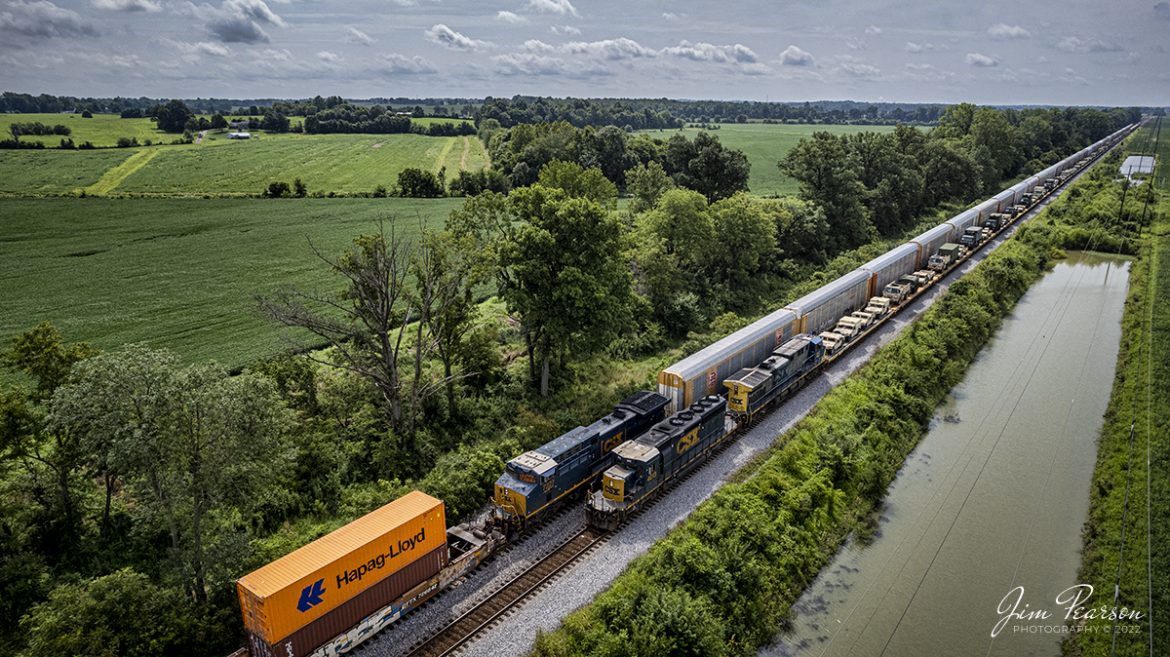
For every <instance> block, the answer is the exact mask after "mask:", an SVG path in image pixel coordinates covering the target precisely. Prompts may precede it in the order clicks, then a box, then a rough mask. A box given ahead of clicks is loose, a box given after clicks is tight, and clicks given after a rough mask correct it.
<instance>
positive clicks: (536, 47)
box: [524, 39, 556, 53]
mask: <svg viewBox="0 0 1170 657" xmlns="http://www.w3.org/2000/svg"><path fill="white" fill-rule="evenodd" d="M524 49H525V50H527V51H529V52H536V53H541V52H545V53H547V52H553V51H555V50H556V48H555V47H553V46H550V45H549V44H547V43H545V42H543V41H541V40H540V39H529V40H527V41H525V42H524Z"/></svg>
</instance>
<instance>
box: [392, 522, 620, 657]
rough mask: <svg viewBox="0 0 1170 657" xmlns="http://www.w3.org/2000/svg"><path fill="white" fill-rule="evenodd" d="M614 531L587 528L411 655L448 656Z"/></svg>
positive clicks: (446, 627)
mask: <svg viewBox="0 0 1170 657" xmlns="http://www.w3.org/2000/svg"><path fill="white" fill-rule="evenodd" d="M611 535H612V534H611V533H610V532H603V531H600V530H597V529H593V528H591V527H586V528H584V529H582V530H581V531H579V532H577V533H576V534H574V535H573V536H572V537H571V538H569V539H568V540H566V541H565V542H563V543H561V544H560V545H559V546H557V547H556V548H554V549H553V551H552V552H550V553H548V554H547V555H545V556H544V557H541V559H540V560H539V561H537V562H536V563H535V564H533V565H532V567H531V568H529V569H527V570H525V571H524V572H523V573H521V574H520V575H517V576H516V577H515V578H513V579H512V580H510V581H508V583H506V584H504V585H503V586H502V587H500V588H499V589H498V590H497V591H496V592H495V593H492V594H491V596H489V597H488V598H487V599H485V600H484V601H482V602H480V603H479V604H477V605H476V606H475V607H473V608H472V609H471V610H469V611H467V612H466V613H464V614H463V615H462V616H460V617H458V618H456V619H455V620H453V621H451V622H450V623H448V624H447V625H446V626H444V627H443V629H441V630H439V631H438V632H437V633H435V634H434V635H433V636H431V637H430V638H428V639H427V640H426V641H424V642H423V643H421V644H419V645H418V646H416V647H415V648H414V649H413V650H411V651H410V652H409V653H408V656H409V657H445V656H446V655H450V654H452V653H454V652H455V651H456V650H458V649H459V648H460V647H462V646H463V645H464V644H466V643H467V642H469V641H471V640H472V639H474V638H475V637H476V636H478V635H479V634H480V633H481V632H483V631H485V630H487V629H490V628H491V627H493V626H494V625H495V624H496V623H497V622H499V621H501V620H503V618H504V617H505V616H506V615H507V613H508V612H509V611H510V610H512V609H514V608H515V607H516V606H517V605H519V604H520V603H522V602H524V601H525V600H526V599H528V598H529V597H531V596H532V595H533V594H535V593H537V592H538V591H540V590H541V589H542V588H543V587H544V586H545V585H546V584H548V583H549V582H551V581H552V580H553V579H555V578H556V577H557V575H559V574H560V573H562V572H563V571H564V570H565V569H566V568H568V567H569V566H570V565H572V564H573V563H575V562H576V561H578V560H579V559H581V558H582V557H584V556H585V555H586V554H588V553H589V552H591V551H592V550H593V549H594V548H595V547H597V546H599V545H600V544H602V543H604V542H605V541H606V540H608V539H609V537H610V536H611Z"/></svg>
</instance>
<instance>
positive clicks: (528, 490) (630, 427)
mask: <svg viewBox="0 0 1170 657" xmlns="http://www.w3.org/2000/svg"><path fill="white" fill-rule="evenodd" d="M668 401H669V400H667V398H666V397H663V396H662V395H660V394H658V393H656V392H648V391H643V392H637V393H634V394H633V395H631V396H630V397H627V398H626V399H625V400H624V401H622V403H620V404H618V405H617V406H616V407H614V409H613V412H612V413H610V414H609V415H606V416H605V417H603V418H601V419H600V420H598V421H596V422H594V423H593V424H591V425H589V426H587V427H577V428H576V429H573V430H572V431H569V432H568V433H565V434H564V435H562V436H560V437H559V438H556V439H554V440H553V441H551V442H549V443H546V444H545V445H543V446H541V447H538V448H537V449H534V450H530V451H527V452H524V453H523V454H521V455H520V456H517V457H516V458H514V459H512V460H511V461H509V462H508V465H507V467H506V468H505V469H504V474H503V475H501V476H500V478H499V479H498V480H497V481H496V491H495V498H494V502H495V520H496V522H497V523H498V524H500V525H503V526H505V527H506V528H508V529H509V530H519V529H523V528H524V527H525V525H527V524H528V523H529V522H531V521H532V520H533V519H534V518H535V517H536V516H538V515H539V514H541V513H543V512H544V511H546V510H548V509H549V508H551V507H552V506H553V505H554V504H556V503H557V502H558V501H560V500H561V499H563V498H566V497H567V496H569V495H570V494H571V493H573V492H575V491H585V490H588V487H589V485H590V484H591V483H592V482H593V481H596V479H597V477H598V475H600V474H601V472H602V471H603V470H605V469H606V468H607V467H609V464H610V463H612V462H613V455H612V451H613V449H614V448H615V447H617V446H618V445H620V444H622V443H623V442H625V441H626V440H628V439H629V438H630V437H632V436H636V435H638V434H640V433H642V432H644V431H646V429H648V428H649V427H651V426H652V425H653V424H654V423H655V422H658V421H660V420H662V418H663V417H665V415H666V405H667V403H668Z"/></svg>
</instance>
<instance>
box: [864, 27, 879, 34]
mask: <svg viewBox="0 0 1170 657" xmlns="http://www.w3.org/2000/svg"><path fill="white" fill-rule="evenodd" d="M865 33H866V34H870V35H873V34H881V33H882V28H880V27H878V26H877V25H870V26H869V27H867V28H865Z"/></svg>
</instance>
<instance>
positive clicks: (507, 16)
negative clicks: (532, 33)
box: [496, 10, 528, 25]
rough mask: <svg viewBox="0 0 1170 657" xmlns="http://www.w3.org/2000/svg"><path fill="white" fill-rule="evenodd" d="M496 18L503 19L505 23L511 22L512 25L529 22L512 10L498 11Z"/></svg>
mask: <svg viewBox="0 0 1170 657" xmlns="http://www.w3.org/2000/svg"><path fill="white" fill-rule="evenodd" d="M496 20H498V21H503V22H505V23H511V24H512V25H519V24H520V23H527V22H528V19H527V18H525V17H523V16H521V15H520V14H514V13H512V12H510V11H502V10H501V11H497V12H496Z"/></svg>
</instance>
